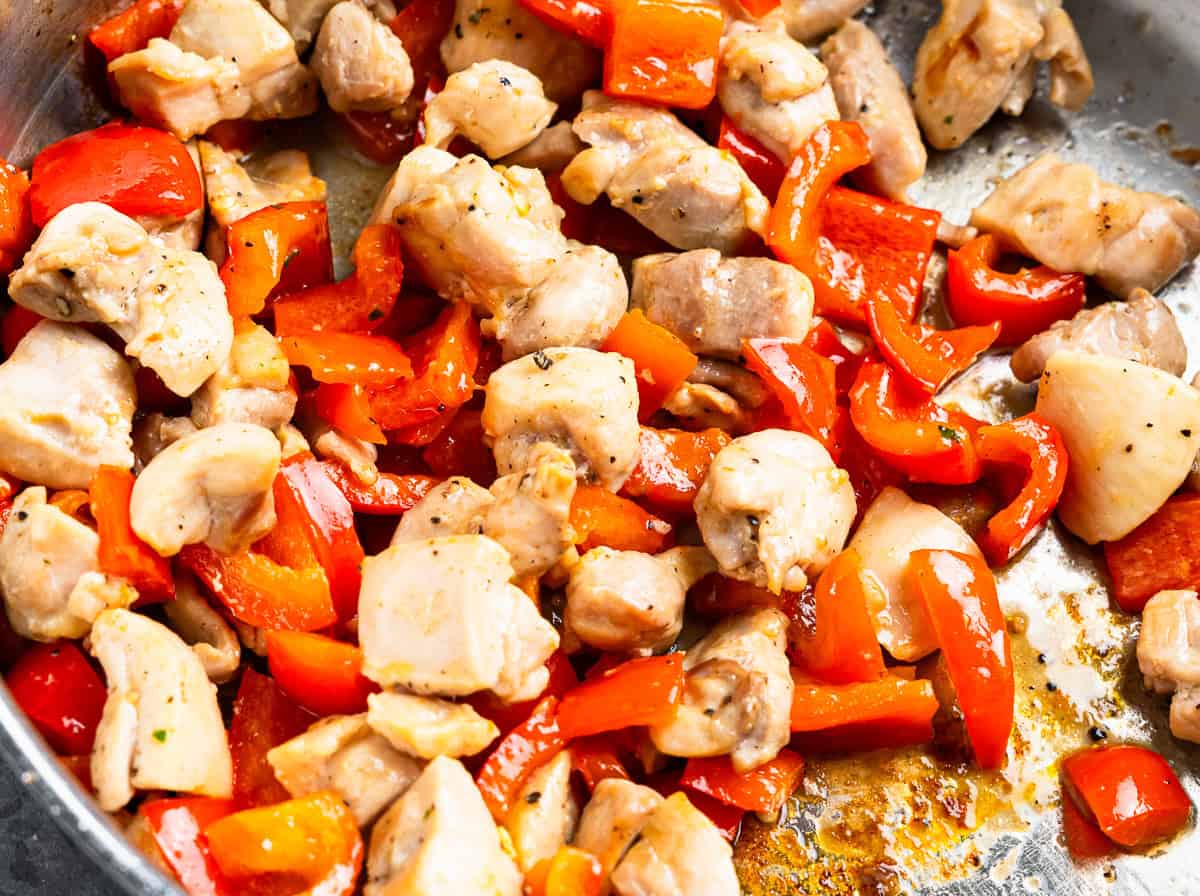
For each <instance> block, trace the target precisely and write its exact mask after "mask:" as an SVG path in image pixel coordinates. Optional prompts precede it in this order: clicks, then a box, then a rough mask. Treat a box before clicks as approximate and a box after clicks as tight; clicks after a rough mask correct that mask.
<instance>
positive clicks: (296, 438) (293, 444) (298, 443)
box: [275, 423, 379, 485]
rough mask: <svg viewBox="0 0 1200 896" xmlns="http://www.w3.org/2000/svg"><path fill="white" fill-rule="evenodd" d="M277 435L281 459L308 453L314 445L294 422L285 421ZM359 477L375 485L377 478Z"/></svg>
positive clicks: (360, 479)
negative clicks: (365, 478) (368, 479)
mask: <svg viewBox="0 0 1200 896" xmlns="http://www.w3.org/2000/svg"><path fill="white" fill-rule="evenodd" d="M275 437H276V438H277V439H279V459H280V460H281V461H288V460H291V459H292V458H293V457H296V456H298V455H301V454H308V453H310V452H311V451H312V450H313V448H312V446H311V445H309V444H308V439H306V438H304V433H302V432H301V431H300V430H299V428H297V427H296V426H295V425H294V424H292V423H285V424H283V426H281V427H279V429H277V430H276V431H275ZM368 444H369V443H368ZM351 472H353V471H351ZM356 475H357V474H356ZM358 478H359V481H360V482H363V484H364V485H373V484H374V483H375V479H372V480H371V481H370V482H367V481H365V480H363V479H362V477H358ZM375 478H376V479H378V478H379V471H378V470H376V472H375Z"/></svg>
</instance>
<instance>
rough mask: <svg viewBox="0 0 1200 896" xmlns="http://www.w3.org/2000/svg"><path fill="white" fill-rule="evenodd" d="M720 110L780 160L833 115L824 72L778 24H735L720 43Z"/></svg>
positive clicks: (833, 105)
mask: <svg viewBox="0 0 1200 896" xmlns="http://www.w3.org/2000/svg"><path fill="white" fill-rule="evenodd" d="M717 97H718V98H719V99H720V101H721V108H722V110H724V112H725V114H726V115H728V116H729V117H730V118H731V119H732V120H733V123H734V124H735V125H737V127H738V128H739V129H740V130H742V131H744V132H745V133H747V134H749V135H750V136H751V137H754V138H755V139H756V140H758V141H759V142H760V143H761V144H762V145H763V146H765V147H766V148H767V149H769V150H770V151H771V152H773V153H775V155H776V156H778V157H779V158H780V159H782V160H783V161H784V162H785V163H786V162H790V161H791V159H792V156H794V155H795V154H796V153H797V152H798V151H799V150H800V149H801V147H803V146H804V144H805V143H806V142H807V141H808V138H809V137H811V136H812V135H813V132H814V131H815V130H816V129H817V128H819V127H820V126H821V125H822V124H824V123H825V122H827V121H836V120H837V117H838V107H837V101H836V100H835V99H834V96H833V89H832V88H831V87H830V84H829V72H828V71H826V69H825V66H824V65H822V64H821V63H820V61H819V60H818V59H817V57H816V56H814V55H813V54H812V53H810V52H809V51H808V50H807V49H805V47H804V44H802V43H799V42H797V41H794V40H792V39H791V38H790V37H788V35H787V32H786V31H784V30H783V28H782V27H774V28H772V27H767V28H759V27H757V26H754V25H749V24H746V23H741V22H738V23H735V24H733V25H732V26H731V27H730V28H729V30H728V31H727V32H726V34H725V39H724V40H723V41H722V42H721V57H720V68H719V69H718V72H717Z"/></svg>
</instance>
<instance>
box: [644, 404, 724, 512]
mask: <svg viewBox="0 0 1200 896" xmlns="http://www.w3.org/2000/svg"><path fill="white" fill-rule="evenodd" d="M730 439H731V437H730V435H729V433H727V432H725V431H724V430H721V429H705V430H701V431H699V432H688V431H687V430H683V429H652V428H650V427H648V426H643V427H642V431H641V435H640V437H639V451H640V453H639V454H638V463H637V466H636V467H634V468H633V472H632V473H630V474H629V478H628V479H626V480H625V484H624V485H623V486H621V494H622V495H624V496H626V497H628V498H636V499H638V500H639V501H642V502H643V503H645V504H646V505H648V506H649V507H651V508H652V509H653V510H654V511H655V512H658V513H664V514H668V515H671V516H681V515H688V514H691V513H692V502H693V501H694V500H695V498H696V493H697V492H699V491H700V486H701V485H703V484H704V479H705V477H706V476H707V475H708V468H709V467H710V466H711V465H712V460H713V458H714V457H716V455H717V452H718V451H720V450H721V449H722V448H724V447H725V446H726V445H728V444H729V442H730Z"/></svg>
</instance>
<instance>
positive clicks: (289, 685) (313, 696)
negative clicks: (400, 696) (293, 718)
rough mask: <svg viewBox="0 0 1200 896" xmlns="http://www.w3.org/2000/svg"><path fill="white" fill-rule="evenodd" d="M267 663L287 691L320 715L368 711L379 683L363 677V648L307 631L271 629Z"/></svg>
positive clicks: (276, 679)
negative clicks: (369, 700) (369, 696)
mask: <svg viewBox="0 0 1200 896" xmlns="http://www.w3.org/2000/svg"><path fill="white" fill-rule="evenodd" d="M267 664H268V666H269V667H270V669H271V674H272V675H273V676H274V677H275V681H276V682H277V683H278V684H279V687H281V688H282V689H283V692H284V693H285V694H287V695H288V696H289V697H291V698H292V699H293V700H294V701H296V703H298V704H299V705H300V706H303V707H304V708H305V709H307V710H309V711H310V712H314V713H316V714H317V715H319V716H333V715H352V714H353V713H359V712H365V711H366V709H367V695H368V694H373V693H375V692H376V691H378V690H379V686H378V685H376V684H375V683H374V682H372V681H369V680H368V679H366V678H364V677H363V674H362V650H361V649H359V648H358V647H355V646H354V645H353V644H346V643H344V642H342V641H335V640H334V639H333V638H327V637H325V636H324V635H316V634H310V633H307V632H283V631H280V632H267Z"/></svg>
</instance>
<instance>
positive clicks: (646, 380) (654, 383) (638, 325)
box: [600, 308, 699, 423]
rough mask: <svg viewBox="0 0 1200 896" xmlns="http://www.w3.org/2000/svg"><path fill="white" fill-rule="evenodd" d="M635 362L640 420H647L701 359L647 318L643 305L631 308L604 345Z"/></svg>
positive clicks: (607, 348)
mask: <svg viewBox="0 0 1200 896" xmlns="http://www.w3.org/2000/svg"><path fill="white" fill-rule="evenodd" d="M600 350H601V351H605V352H616V353H617V354H619V355H624V356H625V357H627V358H629V359H630V360H631V361H633V366H634V369H635V370H636V372H637V373H636V375H637V387H638V419H639V420H641V421H642V422H643V423H645V422H646V421H647V420H649V419H650V418H651V417H652V416H653V415H654V412H655V411H657V410H658V409H659V408H661V407H662V406H663V402H664V401H666V400H667V397H668V396H669V395H670V394H671V393H672V392H674V391H675V390H676V389H678V388H679V387H680V386H682V385H683V384H684V383H685V382H686V381H687V378H688V377H689V376H690V375H691V373H692V371H693V370H695V369H696V363H697V362H698V361H699V359H698V358H697V357H696V355H695V354H694V353H693V352H692V351H691V350H690V349H689V348H688V347H687V346H686V345H684V344H683V340H681V339H680V338H679V337H678V336H676V335H675V334H674V333H672V332H671V331H670V330H668V329H667V328H666V327H662V326H659V325H658V324H656V323H654V322H653V321H651V320H650V319H649V318H647V317H646V315H645V313H644V312H642V310H641V309H640V308H635V309H634V310H633V311H628V312H626V313H625V315H624V316H623V317H622V318H621V320H620V321H619V322H618V323H617V326H616V327H615V328H614V329H613V331H612V332H611V333H610V334H609V335H608V338H607V339H605V340H604V344H603V345H602V346H600Z"/></svg>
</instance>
